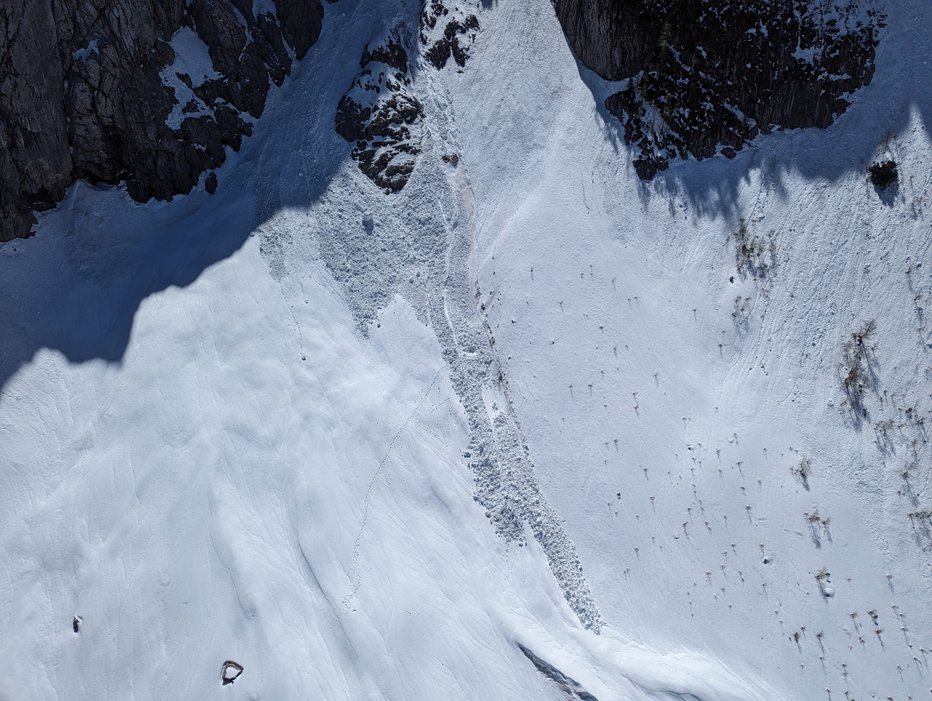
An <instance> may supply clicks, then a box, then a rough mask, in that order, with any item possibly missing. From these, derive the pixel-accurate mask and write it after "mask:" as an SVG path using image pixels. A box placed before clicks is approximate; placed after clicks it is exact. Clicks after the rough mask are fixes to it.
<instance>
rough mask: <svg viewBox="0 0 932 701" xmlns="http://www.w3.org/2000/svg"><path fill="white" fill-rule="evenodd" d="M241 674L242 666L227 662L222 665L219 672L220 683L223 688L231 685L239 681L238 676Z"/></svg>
mask: <svg viewBox="0 0 932 701" xmlns="http://www.w3.org/2000/svg"><path fill="white" fill-rule="evenodd" d="M242 673H243V665H241V664H240V663H239V662H234V661H233V660H227V661H226V662H224V663H223V667H222V668H221V670H220V681H221V682H223V686H226V685H227V684H232V683H233V682H235V681H236V680H237V679H239V675H241V674H242Z"/></svg>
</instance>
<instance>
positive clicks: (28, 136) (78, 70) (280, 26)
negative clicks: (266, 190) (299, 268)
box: [0, 0, 323, 241]
mask: <svg viewBox="0 0 932 701" xmlns="http://www.w3.org/2000/svg"><path fill="white" fill-rule="evenodd" d="M274 10H275V11H274V13H273V12H270V11H268V10H265V11H260V12H258V13H256V12H255V11H254V6H253V2H252V0H190V1H188V0H51V1H50V2H45V3H40V2H32V1H29V0H18V1H16V2H7V3H3V4H2V5H0V182H2V184H3V186H2V188H0V241H4V240H9V239H11V238H14V237H18V236H25V235H28V234H29V232H30V228H31V226H32V224H33V223H34V222H35V218H34V216H33V214H32V212H33V211H35V210H42V209H47V208H49V207H52V206H54V205H55V203H56V202H58V201H59V200H60V199H61V198H62V197H63V196H64V192H65V188H67V186H68V185H70V184H71V183H72V182H74V181H75V180H77V179H85V180H87V181H89V182H93V183H114V184H116V183H125V184H126V187H127V190H128V192H129V194H130V195H131V196H132V197H133V198H134V199H136V200H138V201H144V200H147V199H149V198H152V197H155V198H159V199H168V198H171V197H172V196H174V195H176V194H180V193H187V192H189V191H190V190H191V189H192V188H193V187H194V186H195V185H196V184H197V182H198V180H199V178H200V176H201V174H202V173H203V172H204V171H205V170H209V169H212V168H216V167H217V166H219V165H220V164H221V163H223V161H224V159H225V149H226V147H228V146H229V147H232V148H234V149H236V148H239V146H240V144H241V141H242V138H243V136H246V135H248V134H250V133H251V131H252V124H251V121H250V118H256V117H258V116H259V115H260V114H261V113H262V110H263V107H264V105H265V100H266V96H267V93H268V90H269V87H270V84H272V83H274V84H276V85H281V83H282V82H283V81H284V79H285V76H287V75H288V73H289V72H290V70H291V64H292V61H293V59H294V58H301V57H302V56H303V55H304V54H305V53H306V52H307V50H308V49H309V48H310V46H311V45H312V44H313V43H314V42H315V41H316V40H317V37H318V36H319V34H320V30H321V21H322V18H323V8H322V5H321V2H320V0H275V1H274ZM247 115H248V116H247ZM215 184H216V178H215V177H214V179H213V180H212V181H211V187H213V186H215Z"/></svg>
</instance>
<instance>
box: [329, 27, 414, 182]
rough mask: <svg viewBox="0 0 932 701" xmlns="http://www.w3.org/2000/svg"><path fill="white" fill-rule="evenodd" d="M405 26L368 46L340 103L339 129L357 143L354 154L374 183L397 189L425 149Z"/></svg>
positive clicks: (338, 114)
mask: <svg viewBox="0 0 932 701" xmlns="http://www.w3.org/2000/svg"><path fill="white" fill-rule="evenodd" d="M410 44H411V40H410V36H409V32H408V31H407V29H406V27H405V26H404V25H398V26H396V27H394V28H393V29H392V30H391V31H390V32H389V34H388V36H387V37H386V38H385V39H384V40H383V41H382V42H379V43H377V44H375V45H370V46H367V47H366V49H365V51H363V55H362V58H361V59H360V62H359V65H360V71H359V75H357V77H356V78H355V80H354V81H353V84H352V85H351V86H350V89H349V91H347V93H346V94H345V95H344V96H343V97H342V98H341V100H340V104H339V105H338V106H337V115H336V124H335V128H336V131H337V133H338V134H339V135H340V136H342V137H343V138H344V139H346V140H347V141H349V142H352V143H354V144H355V146H354V148H353V150H352V154H351V155H352V157H353V159H354V160H355V161H356V162H357V164H358V165H359V169H360V170H361V171H362V172H363V173H364V174H365V175H366V177H368V178H369V179H370V180H371V181H372V182H373V183H375V184H376V185H378V186H379V187H382V188H384V189H385V190H386V191H387V192H397V191H399V190H401V189H402V188H403V187H404V186H405V185H406V184H407V182H408V178H409V177H410V176H411V172H412V171H413V170H414V164H415V162H416V160H417V157H418V155H419V154H420V140H421V122H422V120H423V118H424V109H423V108H422V106H421V103H420V102H419V101H418V99H417V97H416V96H415V95H414V92H413V88H412V84H411V76H410V67H409V52H410V50H411V46H410Z"/></svg>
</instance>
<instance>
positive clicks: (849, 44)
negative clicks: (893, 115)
mask: <svg viewBox="0 0 932 701" xmlns="http://www.w3.org/2000/svg"><path fill="white" fill-rule="evenodd" d="M553 2H554V7H555V9H556V12H557V16H558V18H559V19H560V22H561V24H562V26H563V29H564V31H565V33H566V36H567V38H568V41H569V43H570V45H571V47H572V48H573V50H574V51H575V53H576V55H577V57H578V58H579V59H580V61H582V62H583V63H584V64H586V65H587V66H588V67H589V68H591V69H592V70H594V71H595V72H596V73H598V74H599V75H600V76H601V77H603V78H605V79H606V80H612V81H617V80H623V79H628V83H627V85H626V86H624V87H623V88H622V89H621V90H620V91H619V92H617V93H615V94H613V95H611V96H610V97H609V98H608V99H607V100H606V101H605V106H606V108H607V109H608V110H609V112H611V113H612V114H613V115H615V116H616V117H617V118H618V119H619V120H620V121H621V123H622V125H623V127H624V134H625V139H626V141H627V142H628V143H629V144H631V145H632V146H633V147H634V149H635V152H636V154H635V159H634V166H635V169H636V171H637V173H638V175H639V176H640V177H641V178H643V179H647V180H649V179H650V178H652V177H653V176H654V175H655V174H656V173H657V172H658V171H659V170H663V169H664V168H667V167H668V165H669V163H670V161H671V160H674V159H685V158H690V157H692V158H696V159H702V158H708V157H710V156H714V155H717V154H721V155H724V156H726V157H733V156H734V155H735V153H736V152H737V150H738V149H740V148H741V147H743V146H744V145H746V144H747V143H748V142H749V141H751V140H752V139H754V138H755V137H756V136H757V135H758V134H762V133H768V132H772V131H775V130H779V129H794V128H800V127H826V126H828V125H829V124H831V123H832V122H833V121H834V120H835V118H837V117H838V116H839V115H840V114H841V113H842V112H844V111H845V109H846V108H847V107H848V106H849V104H850V102H849V99H850V96H851V94H852V93H854V92H855V91H856V90H857V89H858V88H860V87H862V86H864V85H866V84H867V83H869V82H870V80H871V78H872V77H873V74H874V52H875V47H876V45H877V41H878V39H877V37H878V32H879V29H880V28H881V27H883V22H884V20H883V15H882V14H881V13H880V12H879V11H878V10H877V9H875V8H874V7H873V0H828V2H819V3H816V2H811V0H553Z"/></svg>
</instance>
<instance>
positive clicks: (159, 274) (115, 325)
mask: <svg viewBox="0 0 932 701" xmlns="http://www.w3.org/2000/svg"><path fill="white" fill-rule="evenodd" d="M402 4H403V5H404V7H399V5H398V4H390V3H380V2H378V1H377V0H368V1H367V2H361V3H357V4H356V5H355V6H353V7H351V6H349V5H347V6H345V7H343V6H340V5H328V6H327V14H326V17H325V21H324V30H323V32H322V34H321V37H320V39H319V40H318V42H317V44H316V45H315V46H314V47H312V49H311V51H310V52H309V53H308V55H307V56H306V57H305V59H304V60H303V61H302V62H301V63H300V64H296V65H295V66H294V71H293V74H292V76H291V77H289V78H288V79H287V80H286V82H285V85H284V86H283V87H282V89H281V90H273V92H272V93H271V94H270V96H269V102H268V104H267V106H266V109H265V113H264V115H263V117H262V118H261V119H260V120H259V122H258V124H257V125H256V129H255V135H254V136H253V137H251V138H249V139H247V140H246V141H245V143H244V145H243V148H242V150H241V151H240V152H239V153H235V154H230V157H229V158H228V160H227V162H226V163H225V164H224V166H223V167H222V168H220V169H219V170H218V178H219V187H218V190H217V192H216V194H214V195H209V194H207V193H206V192H205V191H203V190H197V191H195V192H193V193H191V194H190V195H187V196H179V197H176V198H175V199H174V200H173V201H172V202H149V203H147V204H144V205H138V204H136V203H134V202H132V201H131V200H130V198H129V197H128V196H127V195H126V193H125V192H123V191H122V190H121V189H117V188H95V187H92V186H89V185H87V184H85V183H77V184H75V185H74V186H73V187H72V188H71V189H70V190H69V192H68V194H67V196H66V198H65V200H64V201H63V202H62V203H61V204H60V205H59V206H58V207H57V208H56V209H55V210H53V211H51V212H48V213H46V214H45V215H43V216H42V217H41V219H40V223H39V227H38V231H37V235H36V236H35V237H33V238H31V239H28V240H25V241H13V242H11V243H8V244H4V245H2V246H0V299H2V300H3V301H2V305H0V391H2V390H3V388H4V387H5V386H6V385H7V383H8V381H9V379H10V378H11V377H12V376H13V375H14V374H15V373H16V372H17V371H18V370H19V369H20V368H21V367H22V366H23V365H24V364H26V363H28V362H30V361H31V360H32V358H33V357H34V356H35V354H36V353H37V352H38V351H39V350H40V349H51V350H55V351H58V352H60V353H61V354H62V355H64V357H65V358H66V359H67V360H68V361H69V362H72V363H83V362H87V361H91V360H95V359H99V360H103V361H106V362H120V361H121V360H122V358H123V355H124V353H125V351H126V348H127V345H128V343H129V339H130V335H131V333H132V329H133V321H134V318H135V315H136V311H137V310H138V308H139V306H140V304H141V303H142V301H143V300H145V299H146V297H148V296H149V295H152V294H154V293H157V292H159V291H161V290H165V289H166V288H168V287H172V286H174V287H186V286H188V285H190V284H191V283H193V282H194V281H195V280H197V279H198V277H199V276H200V275H201V273H202V272H203V271H204V270H205V269H206V268H208V267H210V266H211V265H214V264H215V263H218V262H220V261H223V260H224V259H226V258H228V257H229V256H231V255H232V254H234V253H235V252H236V251H237V250H238V249H239V248H240V247H241V246H242V245H243V244H244V242H245V241H246V240H247V239H248V238H249V236H250V235H251V234H252V233H253V232H254V231H255V230H256V229H257V227H258V226H260V225H261V224H262V223H263V222H266V221H267V220H268V219H270V218H271V217H272V216H274V214H275V213H276V212H278V211H279V210H281V209H282V208H288V207H300V208H307V207H309V206H310V205H311V204H312V203H313V202H315V201H316V200H317V199H319V198H320V196H321V195H322V193H323V192H324V191H325V190H326V188H327V186H328V184H329V183H330V181H331V179H332V177H333V175H334V174H335V173H336V172H337V169H338V168H340V167H342V165H343V164H344V162H345V160H346V159H347V156H348V153H349V150H350V145H349V144H347V143H346V142H345V141H344V140H343V139H342V138H341V137H339V136H338V135H337V134H336V133H335V131H334V113H335V110H336V105H337V102H338V101H339V98H340V96H341V95H342V94H343V92H344V91H345V90H346V89H347V88H348V87H349V85H350V83H351V82H352V80H353V78H354V77H355V75H356V73H357V71H358V70H359V57H360V55H361V53H362V50H363V47H364V46H365V44H366V43H367V42H368V41H370V40H371V39H372V38H374V37H376V36H378V35H379V34H380V33H381V32H382V31H383V28H384V27H388V26H391V25H392V24H393V23H394V22H395V21H397V19H398V18H399V16H400V13H402V12H405V13H406V14H405V15H404V17H405V19H407V20H408V21H411V20H412V19H413V20H414V21H415V22H416V19H417V11H418V5H417V3H416V2H414V1H413V0H412V1H411V2H407V3H402ZM412 8H413V12H414V14H413V17H412V16H410V15H411V12H412ZM412 26H417V25H416V23H415V24H414V25H412ZM4 394H5V393H4ZM3 399H4V396H0V401H2V400H3Z"/></svg>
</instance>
